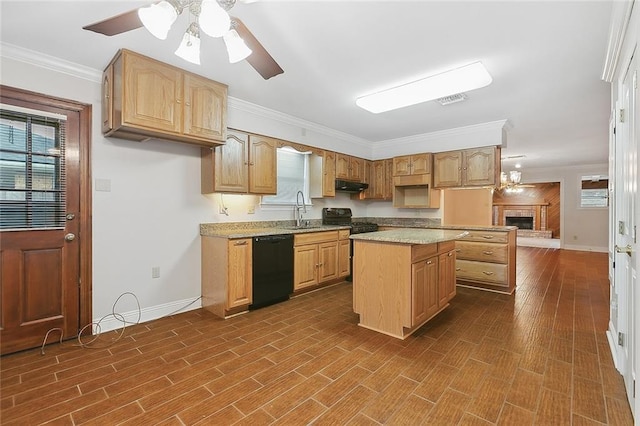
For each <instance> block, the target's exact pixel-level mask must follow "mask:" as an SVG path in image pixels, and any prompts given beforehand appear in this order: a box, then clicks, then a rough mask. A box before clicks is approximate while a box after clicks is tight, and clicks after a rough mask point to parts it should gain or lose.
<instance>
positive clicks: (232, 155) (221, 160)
mask: <svg viewBox="0 0 640 426" xmlns="http://www.w3.org/2000/svg"><path fill="white" fill-rule="evenodd" d="M248 144H249V135H247V134H245V133H240V132H233V133H232V132H229V134H228V136H227V142H226V144H224V145H222V146H218V147H216V148H215V150H214V153H213V155H214V157H215V164H214V190H215V192H238V193H243V194H244V193H246V192H247V191H248V189H249V185H248V182H249V179H248V175H247V171H248V165H249V151H248V149H249V146H248Z"/></svg>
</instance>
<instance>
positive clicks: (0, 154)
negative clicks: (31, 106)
mask: <svg viewBox="0 0 640 426" xmlns="http://www.w3.org/2000/svg"><path fill="white" fill-rule="evenodd" d="M13 108H14V107H11V109H9V108H6V107H5V106H4V105H2V106H0V229H2V230H11V229H33V228H62V227H64V226H65V167H64V158H65V157H64V140H65V117H64V116H60V115H57V114H51V115H49V114H48V113H40V112H39V111H32V110H20V109H19V110H14V109H13Z"/></svg>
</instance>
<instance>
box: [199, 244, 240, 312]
mask: <svg viewBox="0 0 640 426" xmlns="http://www.w3.org/2000/svg"><path fill="white" fill-rule="evenodd" d="M201 245H202V251H201V253H202V254H201V255H202V267H201V268H202V277H201V280H202V281H201V286H202V307H203V308H205V309H206V310H208V311H210V312H212V313H214V314H215V315H217V316H219V317H221V318H226V317H228V316H230V315H233V314H236V313H239V312H242V311H246V310H247V309H248V307H249V305H250V304H251V303H252V300H253V299H252V274H253V271H252V269H253V260H252V239H251V238H242V239H227V238H218V237H205V236H203V237H201Z"/></svg>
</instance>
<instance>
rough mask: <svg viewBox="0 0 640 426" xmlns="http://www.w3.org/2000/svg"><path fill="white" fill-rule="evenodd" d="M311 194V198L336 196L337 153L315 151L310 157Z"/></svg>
mask: <svg viewBox="0 0 640 426" xmlns="http://www.w3.org/2000/svg"><path fill="white" fill-rule="evenodd" d="M309 179H310V182H309V196H310V197H311V198H322V197H335V196H336V153H335V152H333V151H323V152H322V153H321V154H316V153H313V154H312V155H311V158H310V159H309Z"/></svg>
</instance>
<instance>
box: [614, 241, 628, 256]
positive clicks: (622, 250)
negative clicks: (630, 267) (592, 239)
mask: <svg viewBox="0 0 640 426" xmlns="http://www.w3.org/2000/svg"><path fill="white" fill-rule="evenodd" d="M631 251H632V249H631V244H627V246H626V247H620V246H616V253H627V254H628V255H629V256H631Z"/></svg>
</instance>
